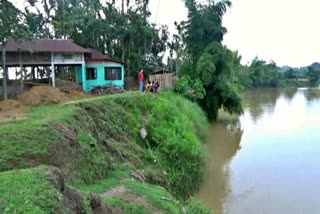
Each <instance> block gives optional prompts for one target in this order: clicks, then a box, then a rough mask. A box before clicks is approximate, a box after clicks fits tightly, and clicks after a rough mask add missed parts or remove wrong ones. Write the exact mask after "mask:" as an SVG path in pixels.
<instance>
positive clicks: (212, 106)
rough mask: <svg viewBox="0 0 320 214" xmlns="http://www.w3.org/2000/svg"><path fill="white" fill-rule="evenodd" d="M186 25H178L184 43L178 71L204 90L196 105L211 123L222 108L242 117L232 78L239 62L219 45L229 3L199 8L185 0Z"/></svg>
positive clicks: (237, 57) (237, 87)
mask: <svg viewBox="0 0 320 214" xmlns="http://www.w3.org/2000/svg"><path fill="white" fill-rule="evenodd" d="M185 4H186V7H187V8H188V11H189V13H188V21H187V22H185V23H181V24H180V26H179V27H182V28H183V30H181V32H182V34H183V35H182V39H183V42H184V43H185V46H186V48H185V53H184V56H183V62H182V65H181V67H180V69H179V76H180V78H181V79H183V78H184V76H188V77H190V78H191V80H192V81H193V82H198V83H202V87H203V88H204V90H205V93H204V95H203V97H199V98H198V102H199V104H200V105H201V106H202V108H203V109H204V110H205V111H206V112H207V115H208V117H209V118H210V119H217V116H218V110H219V109H220V108H224V109H225V110H226V111H228V112H229V113H232V114H233V113H236V114H240V113H242V111H243V109H242V105H241V97H240V95H239V85H238V84H237V78H236V75H235V71H236V69H238V67H239V64H240V58H239V56H238V55H237V54H235V53H233V52H232V51H230V50H229V49H227V48H226V47H224V46H223V45H222V44H221V41H222V39H223V35H224V34H225V33H226V29H225V28H224V27H223V26H222V16H223V14H224V13H225V12H226V9H227V7H228V6H230V5H231V3H230V1H220V2H218V3H214V2H213V1H210V0H209V1H208V2H207V4H198V3H196V1H195V0H186V1H185Z"/></svg>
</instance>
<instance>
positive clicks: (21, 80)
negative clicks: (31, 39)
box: [19, 51, 23, 93]
mask: <svg viewBox="0 0 320 214" xmlns="http://www.w3.org/2000/svg"><path fill="white" fill-rule="evenodd" d="M19 63H20V90H21V93H22V92H23V69H22V56H21V51H19Z"/></svg>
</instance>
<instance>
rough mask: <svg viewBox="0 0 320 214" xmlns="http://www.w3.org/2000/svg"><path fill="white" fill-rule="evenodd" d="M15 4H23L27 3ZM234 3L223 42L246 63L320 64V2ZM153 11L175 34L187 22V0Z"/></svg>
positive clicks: (167, 0) (154, 4)
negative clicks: (177, 25)
mask: <svg viewBox="0 0 320 214" xmlns="http://www.w3.org/2000/svg"><path fill="white" fill-rule="evenodd" d="M117 1H120V0H117ZM11 2H13V3H15V5H21V4H22V2H23V0H11ZM232 3H233V6H232V8H231V9H229V11H228V12H227V14H226V15H225V16H224V21H223V24H224V26H225V27H226V28H227V29H228V33H227V34H226V35H225V37H224V41H223V43H224V44H225V45H226V46H227V47H228V48H230V49H231V50H238V51H239V53H240V54H241V56H242V58H243V60H242V63H243V64H246V63H247V62H251V60H252V59H253V58H254V57H256V56H258V57H259V58H260V59H264V60H266V61H270V60H274V61H275V62H276V63H277V64H278V65H280V66H282V65H290V66H305V65H309V64H311V63H313V62H318V61H320V41H319V40H320V27H319V21H320V12H319V10H320V0H304V1H302V0H232ZM158 5H159V6H158ZM149 8H150V10H151V12H152V16H151V17H150V21H151V22H156V23H157V24H166V25H168V26H169V30H170V31H171V32H174V25H173V23H174V21H181V20H185V19H186V16H187V10H186V8H185V7H184V3H183V0H150V5H149ZM157 11H158V13H157ZM156 14H158V15H156Z"/></svg>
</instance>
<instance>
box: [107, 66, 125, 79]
mask: <svg viewBox="0 0 320 214" xmlns="http://www.w3.org/2000/svg"><path fill="white" fill-rule="evenodd" d="M104 79H105V80H122V72H121V67H105V68H104Z"/></svg>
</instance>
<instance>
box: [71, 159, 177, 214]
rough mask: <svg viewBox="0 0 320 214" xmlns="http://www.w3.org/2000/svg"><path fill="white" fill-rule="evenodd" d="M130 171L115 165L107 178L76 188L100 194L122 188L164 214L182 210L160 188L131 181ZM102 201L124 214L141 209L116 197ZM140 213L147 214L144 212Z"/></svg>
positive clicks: (130, 167)
mask: <svg viewBox="0 0 320 214" xmlns="http://www.w3.org/2000/svg"><path fill="white" fill-rule="evenodd" d="M131 170H133V167H132V166H130V165H123V164H121V165H117V167H116V168H115V169H114V170H113V171H112V172H111V173H110V174H109V175H108V177H107V178H105V179H103V180H99V181H97V182H96V183H94V184H91V185H79V186H78V187H77V188H78V189H80V190H81V191H83V192H94V193H97V194H102V193H105V192H107V191H108V190H110V189H112V188H114V187H117V186H124V187H125V188H126V189H127V190H128V191H130V194H133V195H136V196H137V197H139V196H141V197H145V198H147V200H148V201H149V202H150V203H151V204H152V205H153V206H154V207H155V208H158V209H159V210H161V211H163V212H165V213H180V211H181V209H182V207H181V203H180V202H179V201H178V200H176V199H174V197H173V196H172V194H170V193H169V192H168V191H167V190H166V189H165V188H163V187H161V186H158V185H152V184H148V183H141V182H139V181H137V180H134V179H132V177H130V176H129V172H130V171H131ZM163 197H165V198H167V199H170V198H172V200H169V201H168V200H164V199H163ZM103 201H104V202H105V203H108V205H110V206H115V207H121V208H122V209H123V210H124V213H139V209H136V208H139V207H140V208H141V205H140V204H136V203H130V202H127V201H123V200H122V199H121V198H117V197H110V198H104V199H103ZM142 210H144V209H142ZM142 213H149V212H147V210H145V211H143V212H142Z"/></svg>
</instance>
